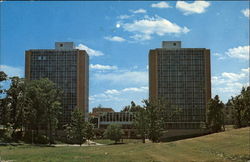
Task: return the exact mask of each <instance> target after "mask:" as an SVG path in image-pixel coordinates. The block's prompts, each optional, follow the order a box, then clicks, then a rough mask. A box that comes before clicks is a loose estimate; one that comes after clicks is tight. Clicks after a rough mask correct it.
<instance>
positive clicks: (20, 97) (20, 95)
mask: <svg viewBox="0 0 250 162" xmlns="http://www.w3.org/2000/svg"><path fill="white" fill-rule="evenodd" d="M10 79H11V85H10V88H9V89H8V90H7V95H6V99H7V104H8V105H7V106H8V107H9V110H10V123H11V124H12V126H13V129H14V130H16V129H17V128H20V129H21V130H22V128H23V119H24V110H23V109H24V107H23V105H24V93H25V82H24V79H22V78H19V77H11V78H10ZM14 132H15V131H14Z"/></svg>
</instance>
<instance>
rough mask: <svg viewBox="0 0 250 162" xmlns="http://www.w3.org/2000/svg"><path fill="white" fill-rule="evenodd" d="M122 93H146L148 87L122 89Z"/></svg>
mask: <svg viewBox="0 0 250 162" xmlns="http://www.w3.org/2000/svg"><path fill="white" fill-rule="evenodd" d="M122 91H123V92H147V91H148V87H139V88H136V87H131V88H124V89H123V90H122Z"/></svg>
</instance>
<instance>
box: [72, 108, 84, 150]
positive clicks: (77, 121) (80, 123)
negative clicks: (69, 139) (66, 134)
mask: <svg viewBox="0 0 250 162" xmlns="http://www.w3.org/2000/svg"><path fill="white" fill-rule="evenodd" d="M70 126H71V129H72V133H73V140H74V141H76V143H77V144H79V145H80V146H81V145H82V144H83V142H84V133H85V132H84V130H85V127H84V116H83V113H82V111H81V110H79V109H78V108H75V109H74V111H73V112H72V115H71V123H70Z"/></svg>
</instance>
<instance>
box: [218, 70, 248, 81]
mask: <svg viewBox="0 0 250 162" xmlns="http://www.w3.org/2000/svg"><path fill="white" fill-rule="evenodd" d="M221 76H222V77H224V78H226V79H229V81H238V80H240V79H242V78H244V77H245V76H246V75H245V74H244V73H238V74H237V73H227V72H224V73H222V74H221Z"/></svg>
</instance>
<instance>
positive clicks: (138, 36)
mask: <svg viewBox="0 0 250 162" xmlns="http://www.w3.org/2000/svg"><path fill="white" fill-rule="evenodd" d="M130 38H132V39H134V40H137V41H145V40H150V39H151V38H152V37H151V36H150V35H147V34H135V35H132V36H130Z"/></svg>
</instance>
